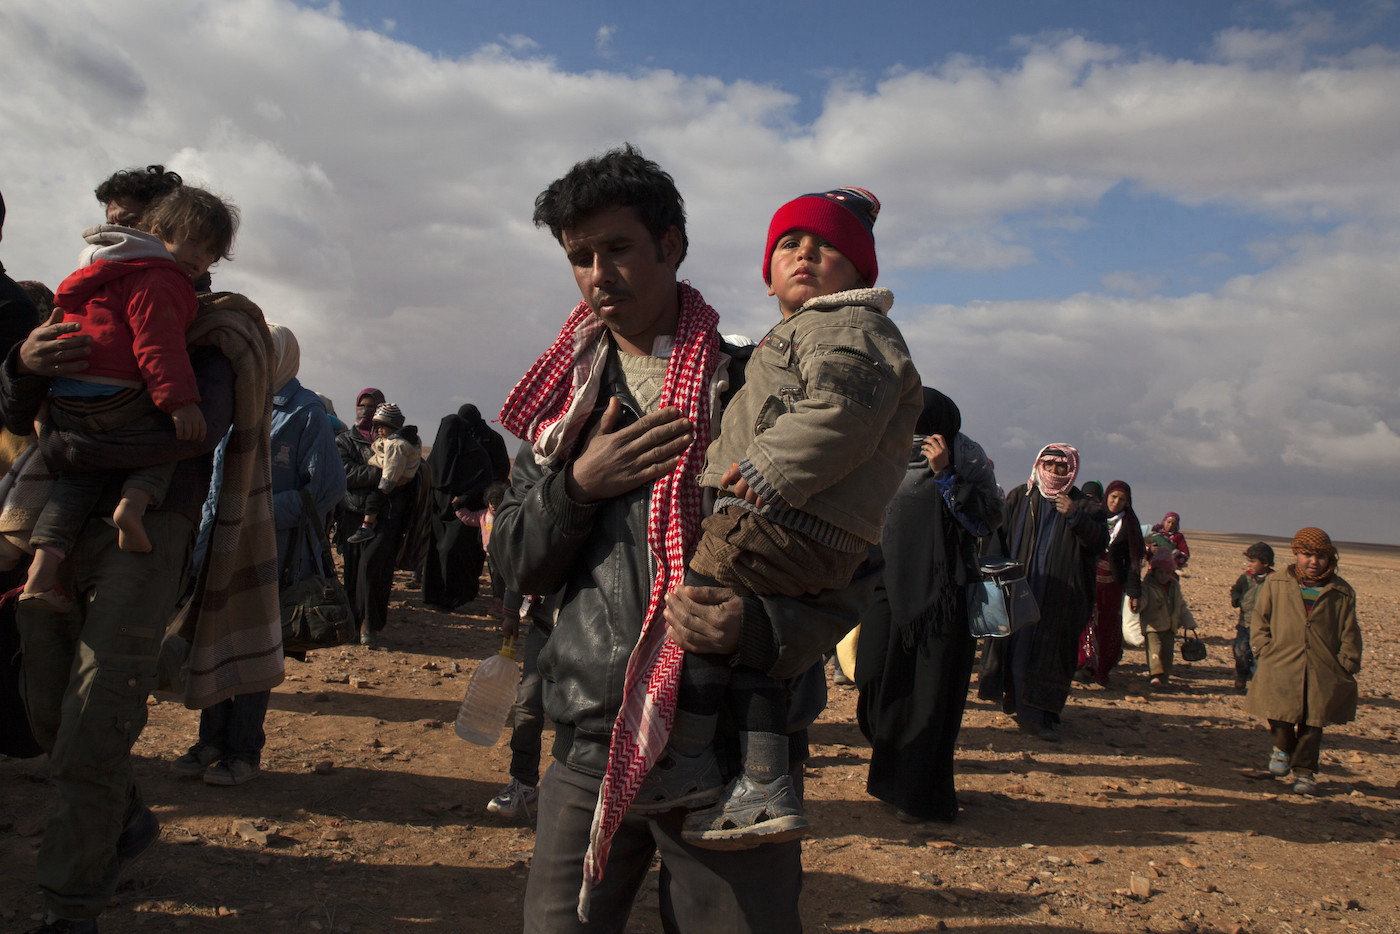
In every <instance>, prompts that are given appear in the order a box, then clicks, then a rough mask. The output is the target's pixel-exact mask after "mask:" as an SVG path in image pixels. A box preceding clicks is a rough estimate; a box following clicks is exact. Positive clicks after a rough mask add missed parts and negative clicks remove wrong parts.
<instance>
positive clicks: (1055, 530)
mask: <svg viewBox="0 0 1400 934" xmlns="http://www.w3.org/2000/svg"><path fill="white" fill-rule="evenodd" d="M1070 496H1071V497H1072V498H1073V499H1074V500H1075V501H1076V502H1077V503H1078V504H1079V508H1078V509H1077V510H1076V511H1075V513H1074V515H1073V516H1072V517H1070V519H1069V521H1065V519H1064V517H1063V516H1061V515H1060V514H1059V513H1052V515H1053V516H1054V517H1055V518H1052V519H1051V520H1050V521H1049V522H1048V523H1046V522H1043V521H1042V515H1041V514H1042V512H1043V510H1042V509H1041V507H1042V505H1043V504H1044V503H1045V498H1044V497H1043V496H1041V495H1040V490H1039V489H1037V488H1032V489H1031V490H1030V491H1029V492H1028V491H1027V489H1026V487H1025V486H1024V485H1022V486H1018V487H1016V488H1015V489H1013V490H1012V491H1011V492H1010V493H1008V494H1007V496H1006V520H1005V522H1003V524H1002V528H1003V530H1004V531H1005V532H1006V535H1007V542H1008V547H1009V552H1010V553H1009V555H1008V557H1011V558H1014V559H1016V560H1017V561H1020V562H1022V563H1023V564H1024V565H1025V566H1026V568H1027V571H1028V576H1029V577H1030V578H1031V580H1032V586H1033V588H1035V584H1036V583H1037V582H1039V583H1040V584H1041V586H1040V587H1039V588H1035V589H1036V600H1037V602H1038V603H1039V604H1040V622H1039V623H1036V624H1035V626H1034V627H1031V628H1030V630H1029V631H1026V630H1023V631H1022V633H1018V637H1020V638H1030V639H1031V640H1032V642H1031V649H1030V665H1029V668H1028V669H1027V671H1026V676H1025V679H1024V683H1022V684H1019V685H1015V688H1016V692H1017V696H1016V698H1015V699H1016V700H1019V701H1020V702H1021V703H1024V704H1026V705H1028V706H1031V707H1036V708H1039V709H1041V710H1046V711H1049V712H1051V713H1053V714H1059V712H1060V711H1061V710H1063V709H1064V706H1065V701H1066V700H1068V699H1069V691H1070V685H1071V683H1072V682H1073V679H1074V670H1075V668H1076V666H1077V665H1078V662H1079V655H1078V653H1079V634H1080V633H1081V632H1083V630H1084V622H1085V620H1087V619H1088V618H1089V611H1090V609H1091V608H1092V607H1093V604H1094V565H1095V564H1096V563H1097V562H1098V559H1099V555H1101V554H1103V551H1104V549H1105V548H1106V547H1108V522H1107V514H1106V513H1105V512H1104V508H1103V507H1102V506H1100V505H1099V504H1097V503H1095V502H1094V501H1093V500H1091V499H1089V498H1088V497H1087V496H1085V495H1084V494H1083V493H1081V492H1080V491H1079V488H1078V487H1071V488H1070ZM1044 536H1049V543H1048V544H1049V552H1048V554H1047V555H1046V559H1045V563H1044V567H1043V568H1041V567H1039V566H1038V564H1037V562H1036V560H1035V556H1036V554H1037V543H1039V542H1040V541H1041V540H1042V538H1043V537H1044ZM1037 572H1039V573H1037ZM1010 641H1011V640H1008V639H988V640H986V642H985V644H984V649H983V652H982V668H981V674H980V676H979V679H978V695H979V696H980V697H982V698H983V699H984V700H997V699H1000V698H1001V697H1002V695H1003V694H1004V693H1005V691H1006V687H1007V685H1008V683H1009V676H1010V670H1009V669H1010V664H1011V659H1010V652H1009V651H1007V649H1008V643H1009V642H1010Z"/></svg>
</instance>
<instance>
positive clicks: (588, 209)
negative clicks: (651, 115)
mask: <svg viewBox="0 0 1400 934" xmlns="http://www.w3.org/2000/svg"><path fill="white" fill-rule="evenodd" d="M611 207H629V208H634V209H635V210H636V212H637V215H638V216H639V217H640V218H641V220H642V223H643V224H644V225H645V226H646V229H647V231H648V232H649V233H650V234H651V238H652V241H653V242H654V243H656V245H657V252H658V255H659V254H660V249H661V238H662V236H664V235H665V233H666V231H668V230H670V229H671V228H672V227H675V228H676V229H677V230H679V231H680V233H681V255H680V259H678V260H677V261H676V265H677V266H679V265H680V264H681V261H682V260H684V259H685V253H686V248H687V247H688V246H689V245H690V239H689V238H688V237H687V236H686V234H685V202H684V201H683V200H682V199H681V193H680V192H679V191H677V190H676V183H675V180H674V179H672V178H671V176H670V175H668V174H667V173H666V172H664V171H663V170H662V168H661V166H659V165H657V164H656V163H655V162H652V161H651V160H650V159H648V158H646V157H645V156H643V155H642V154H641V152H640V151H639V150H637V148H636V147H634V146H633V145H632V144H631V143H625V144H624V145H623V146H622V148H621V149H612V150H609V151H608V152H605V153H603V154H602V155H601V156H594V157H593V158H592V159H585V160H584V161H583V162H580V163H578V164H577V165H575V166H574V167H573V168H572V169H570V170H569V172H568V174H567V175H565V176H564V177H563V178H561V179H558V180H557V181H555V182H553V183H552V184H551V185H550V186H549V187H548V188H546V189H545V190H544V191H542V192H540V196H539V197H538V198H536V199H535V218H534V219H535V226H536V227H548V228H549V232H550V233H552V234H554V239H555V240H558V241H559V243H560V245H561V246H562V245H563V243H564V231H566V230H568V229H569V228H571V227H575V226H577V225H578V223H579V222H580V221H581V220H582V219H583V218H584V217H585V216H586V215H588V214H592V213H593V212H595V211H601V210H604V209H605V208H611Z"/></svg>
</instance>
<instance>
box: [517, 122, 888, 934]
mask: <svg viewBox="0 0 1400 934" xmlns="http://www.w3.org/2000/svg"><path fill="white" fill-rule="evenodd" d="M535 220H536V223H537V224H541V225H547V226H548V227H549V228H550V231H551V233H553V234H554V236H555V238H556V239H557V240H558V241H559V243H560V245H561V246H562V247H563V248H564V250H565V254H566V256H567V257H568V259H569V263H570V265H571V266H572V267H573V272H574V279H575V282H576V284H577V286H578V288H579V291H580V293H581V294H582V296H583V301H582V302H581V303H580V304H579V305H578V306H577V307H576V308H575V309H574V310H573V312H572V313H571V314H570V316H569V319H568V321H567V322H566V323H565V325H564V328H563V330H562V331H561V333H560V335H559V337H558V339H557V340H556V341H555V342H554V344H553V345H552V346H551V347H550V348H549V349H548V350H547V351H546V352H545V354H544V355H543V356H542V357H541V358H540V360H539V361H537V363H536V364H535V366H534V367H533V368H532V369H531V370H530V372H529V373H528V374H527V375H526V376H525V377H524V378H523V379H522V380H521V381H520V383H519V384H518V385H517V386H516V388H515V390H514V391H513V392H512V393H511V396H510V398H509V399H508V400H507V402H506V405H505V407H504V409H503V410H502V413H501V423H502V425H503V426H504V427H506V428H507V429H509V430H510V431H511V432H512V433H514V434H516V435H517V436H520V437H522V438H525V439H526V441H525V444H524V445H523V446H522V448H521V451H520V454H519V455H518V456H517V457H516V459H515V468H514V473H513V476H512V486H511V489H510V491H509V492H508V493H507V495H506V499H505V501H504V502H503V503H502V505H501V509H500V511H499V512H498V514H497V516H496V521H495V525H494V530H493V534H492V542H493V547H494V548H498V549H499V551H498V554H499V556H500V558H501V566H502V568H503V570H504V572H505V574H506V577H507V584H508V586H510V587H511V588H512V589H514V590H517V591H519V592H524V593H543V594H555V593H558V594H559V597H558V600H559V605H558V610H557V613H556V617H555V628H554V633H553V635H552V636H551V638H550V641H549V643H548V644H547V645H546V646H545V648H544V650H543V652H542V653H541V656H540V661H539V667H540V673H541V675H542V677H543V678H544V685H545V688H544V696H545V708H546V711H547V713H548V715H549V718H550V720H552V721H553V722H554V723H555V724H556V738H555V745H554V755H555V759H556V760H557V761H555V762H554V763H553V764H552V765H551V766H550V767H549V769H548V770H547V771H546V773H545V775H544V777H543V780H542V781H541V783H540V797H539V819H538V826H537V830H536V836H535V854H534V858H533V860H532V862H531V866H530V879H529V883H528V885H527V888H526V893H525V906H526V907H525V930H526V931H529V932H544V931H549V932H554V931H561V930H590V931H593V930H607V931H621V930H622V929H623V928H624V927H625V925H626V922H627V918H628V915H629V913H630V910H631V905H632V901H633V899H634V898H635V897H636V894H637V891H638V890H639V888H640V887H641V884H642V882H643V880H644V879H645V878H646V875H647V872H648V870H649V869H650V866H651V862H652V858H653V856H654V855H656V854H657V853H659V854H660V855H661V858H662V867H663V868H662V875H661V899H660V903H661V911H662V914H663V916H664V917H663V924H664V926H666V927H667V929H668V930H678V931H716V932H719V931H724V932H730V931H774V932H780V931H794V930H798V929H800V926H801V925H800V920H799V917H798V912H797V901H798V895H799V893H800V890H801V851H800V848H799V847H800V845H799V844H798V843H797V842H795V841H793V842H787V843H778V844H768V845H764V846H760V847H757V848H755V849H750V850H742V851H727V852H720V851H710V850H703V849H698V848H696V847H694V846H691V845H690V844H688V843H686V842H685V841H684V840H683V839H682V837H681V824H682V821H683V819H684V816H685V812H684V811H683V810H681V809H674V810H671V811H668V812H666V813H662V814H651V815H641V814H638V813H635V812H629V811H627V809H626V805H625V803H623V801H622V796H606V797H605V798H604V799H602V800H600V798H599V792H600V787H601V786H602V779H603V776H604V774H605V773H606V772H608V771H609V770H621V771H622V773H623V775H622V777H623V779H624V781H623V782H622V785H623V786H624V787H627V788H630V789H631V790H635V787H636V784H637V783H640V781H641V780H642V778H643V777H644V776H645V774H646V771H647V770H648V767H649V766H650V764H651V763H650V762H649V761H648V760H649V759H650V760H653V761H655V760H656V759H658V758H659V757H660V756H661V754H662V748H663V747H664V745H665V740H666V733H667V732H668V730H669V727H670V722H669V717H668V716H666V715H661V722H657V720H656V718H657V716H658V714H657V710H658V708H661V709H664V708H665V706H666V704H665V701H666V700H667V699H668V697H667V695H668V694H669V699H671V700H673V699H674V691H675V688H676V678H675V674H678V670H679V665H678V664H677V663H678V661H679V659H678V658H677V657H676V653H679V652H680V651H681V650H682V649H684V650H687V651H693V652H702V653H720V654H726V655H734V656H735V657H736V659H737V660H738V662H739V663H741V664H744V665H747V666H749V667H752V668H756V669H758V670H760V671H763V672H765V673H767V674H768V675H770V676H773V677H779V678H796V677H797V676H799V675H801V674H803V673H804V672H807V671H808V670H809V669H812V668H814V667H816V666H819V664H820V661H821V658H822V654H823V653H824V652H825V651H827V650H829V649H830V648H831V646H832V645H834V644H835V642H836V641H837V639H838V638H839V637H840V635H841V634H843V633H844V632H845V631H846V630H847V629H849V628H850V626H851V625H853V624H854V622H855V620H856V618H857V617H858V614H859V612H860V611H861V609H862V608H863V607H864V605H865V603H866V602H868V598H869V595H870V592H871V590H870V587H871V584H872V583H873V580H872V575H871V574H869V573H868V572H867V571H866V570H865V569H862V571H858V572H857V574H856V577H855V580H854V581H853V583H852V584H851V585H850V586H848V587H846V588H844V589H843V590H839V591H834V592H826V593H824V594H822V595H820V597H819V598H781V597H774V598H769V597H751V598H743V599H740V598H737V597H735V596H733V594H732V593H731V592H730V591H728V590H726V589H723V588H708V587H685V586H680V581H681V576H682V575H683V574H684V571H685V564H686V561H687V560H688V558H689V555H690V552H691V551H692V550H693V548H694V545H695V542H696V541H697V539H698V536H699V525H700V519H701V516H700V490H699V486H698V485H697V483H696V480H697V479H698V476H699V472H700V469H701V466H702V464H703V461H704V452H705V449H706V447H707V445H708V442H709V440H710V437H711V429H712V418H713V416H714V415H717V414H718V413H716V412H712V411H711V406H710V403H711V400H712V398H714V397H715V396H716V395H718V393H717V392H716V390H717V389H718V388H720V387H721V381H725V380H727V381H728V382H730V383H731V384H732V383H737V382H738V376H739V373H738V370H739V361H738V360H736V359H735V358H734V357H733V356H732V355H731V353H730V351H731V350H732V348H727V347H725V346H723V345H721V342H720V339H719V335H718V332H717V330H716V322H717V320H718V316H717V315H716V313H715V312H714V310H713V309H712V308H710V307H709V306H708V305H707V304H706V303H705V301H704V299H703V298H702V297H701V296H700V294H699V292H697V291H696V290H695V289H693V288H692V287H690V286H689V285H686V284H684V283H678V282H677V278H676V269H677V267H678V266H679V265H680V263H681V261H682V260H683V259H684V258H685V252H686V245H687V240H686V234H685V213H684V207H683V204H682V201H681V198H680V195H679V193H678V192H677V191H676V188H675V184H674V182H673V181H672V179H671V177H670V176H669V175H667V174H666V173H665V172H663V171H662V170H661V169H660V167H659V166H657V165H656V164H655V163H653V162H650V161H649V160H647V159H645V158H644V157H643V156H642V155H641V154H640V153H639V152H637V151H636V150H635V149H633V148H632V147H630V146H628V147H625V148H623V149H619V150H614V151H612V152H609V153H606V154H604V155H603V156H600V157H597V158H594V159H590V160H587V161H585V162H581V163H579V164H578V165H576V166H574V167H573V169H571V170H570V171H569V173H568V174H567V175H565V176H564V177H563V178H561V179H559V180H557V181H555V182H554V183H553V184H551V185H550V186H549V188H548V189H546V190H545V192H543V193H542V194H541V195H540V197H539V198H538V199H537V200H536V205H535ZM717 404H718V403H717ZM668 632H669V636H670V640H673V641H668V640H667V638H666V636H667V635H668ZM668 663H669V664H668ZM667 670H669V671H671V672H672V676H671V677H670V678H669V679H668V678H667V677H664V676H663V677H658V678H656V679H653V678H652V677H651V676H652V675H656V674H658V673H659V672H663V671H667ZM816 671H817V674H818V676H820V668H819V667H816ZM808 681H811V679H806V681H799V682H798V684H797V685H796V686H795V687H794V694H795V695H797V696H806V695H804V694H803V692H802V685H803V684H805V683H806V682H808ZM824 686H825V685H824V681H823V683H822V685H821V687H822V688H823V689H824ZM824 703H825V697H824V695H823V696H821V697H820V699H819V700H817V701H816V703H815V704H813V705H811V706H813V707H815V709H806V710H802V709H796V708H795V707H793V706H791V705H790V707H789V720H788V726H789V729H791V728H793V726H794V725H801V724H805V723H810V722H811V720H812V719H813V718H814V717H815V715H816V713H817V712H819V711H820V708H821V706H823V705H824ZM715 746H716V752H717V753H718V754H719V755H720V759H721V762H722V763H724V764H725V765H727V766H728V770H729V773H730V774H731V775H732V774H733V772H734V766H735V762H736V758H737V742H736V740H735V737H733V736H732V735H724V734H721V735H719V736H717V737H716V740H715ZM800 755H801V754H800V753H799V756H798V757H797V758H799V759H800ZM798 768H799V771H800V766H799V767H798ZM595 812H596V816H595ZM585 879H587V880H588V882H587V885H586V888H587V889H589V890H591V892H585V894H584V897H583V898H580V894H581V893H580V883H581V882H584V881H585ZM580 914H586V915H587V918H588V923H587V924H584V923H583V922H581V921H580V920H579V917H578V916H579V915H580Z"/></svg>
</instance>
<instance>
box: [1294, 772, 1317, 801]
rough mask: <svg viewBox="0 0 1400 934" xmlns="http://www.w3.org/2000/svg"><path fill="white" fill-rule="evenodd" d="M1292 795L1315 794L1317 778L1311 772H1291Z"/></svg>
mask: <svg viewBox="0 0 1400 934" xmlns="http://www.w3.org/2000/svg"><path fill="white" fill-rule="evenodd" d="M1293 793H1294V794H1295V795H1315V794H1317V776H1316V775H1314V774H1313V773H1311V772H1301V771H1299V770H1297V769H1294V770H1293Z"/></svg>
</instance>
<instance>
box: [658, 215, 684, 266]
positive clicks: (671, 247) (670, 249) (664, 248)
mask: <svg viewBox="0 0 1400 934" xmlns="http://www.w3.org/2000/svg"><path fill="white" fill-rule="evenodd" d="M661 259H662V260H663V261H664V262H666V263H668V264H669V265H670V267H671V268H672V269H675V268H677V267H679V266H680V264H681V229H680V228H679V227H677V226H676V225H674V224H672V225H671V226H670V228H668V229H667V231H666V232H665V233H664V234H662V235H661Z"/></svg>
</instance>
